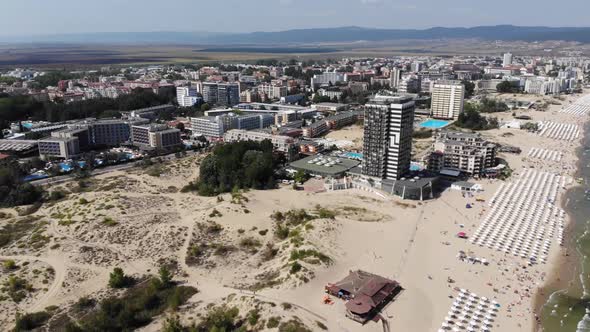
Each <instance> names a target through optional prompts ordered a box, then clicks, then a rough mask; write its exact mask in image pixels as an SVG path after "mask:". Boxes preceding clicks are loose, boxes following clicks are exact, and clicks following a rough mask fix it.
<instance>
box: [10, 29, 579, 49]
mask: <svg viewBox="0 0 590 332" xmlns="http://www.w3.org/2000/svg"><path fill="white" fill-rule="evenodd" d="M472 38H475V39H481V40H487V41H489V40H504V41H526V42H532V41H540V42H542V41H548V40H561V41H573V42H581V43H590V28H576V27H569V28H568V27H564V28H554V27H519V26H513V25H498V26H481V27H472V28H441V27H435V28H430V29H424V30H417V29H372V28H361V27H340V28H321V29H297V30H287V31H279V32H252V33H211V32H130V33H127V32H109V33H87V34H66V35H46V36H33V37H5V38H3V40H0V43H2V42H4V43H31V42H32V43H76V44H87V43H110V44H113V43H117V44H154V43H155V44H208V45H238V44H258V45H264V44H274V45H276V44H292V43H297V44H302V43H325V42H355V41H389V40H392V41H393V40H402V39H411V40H429V39H472Z"/></svg>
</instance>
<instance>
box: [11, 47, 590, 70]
mask: <svg viewBox="0 0 590 332" xmlns="http://www.w3.org/2000/svg"><path fill="white" fill-rule="evenodd" d="M574 47H575V50H581V51H584V52H588V51H589V48H588V46H585V45H580V44H578V43H571V42H544V43H535V44H533V43H525V42H497V43H492V42H482V41H477V40H452V41H451V40H432V41H424V40H419V41H414V40H399V41H383V42H356V43H322V44H310V45H289V44H285V45H276V46H264V47H261V46H257V45H244V46H233V47H229V48H228V47H225V46H216V45H120V44H119V45H100V44H88V45H68V44H55V45H50V44H27V45H24V44H19V45H7V44H0V68H2V67H14V66H27V65H29V66H35V67H39V68H49V69H51V68H63V67H66V68H71V69H72V70H73V69H80V67H81V66H82V67H88V68H94V66H100V65H131V64H135V65H137V64H174V63H207V62H224V61H225V62H228V61H232V62H256V60H260V59H284V60H287V59H291V58H297V59H301V60H304V59H325V58H342V57H369V56H370V57H389V56H394V55H408V56H409V55H429V56H436V55H442V56H453V55H486V54H501V53H503V52H506V51H512V52H513V53H514V54H517V55H558V54H559V52H560V51H567V50H569V49H573V48H574ZM547 49H551V50H552V51H549V52H548V51H547Z"/></svg>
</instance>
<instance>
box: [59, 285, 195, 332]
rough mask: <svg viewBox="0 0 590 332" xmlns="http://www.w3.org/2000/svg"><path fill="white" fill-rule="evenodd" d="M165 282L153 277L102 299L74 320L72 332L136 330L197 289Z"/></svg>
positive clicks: (186, 298)
mask: <svg viewBox="0 0 590 332" xmlns="http://www.w3.org/2000/svg"><path fill="white" fill-rule="evenodd" d="M158 285H161V280H160V278H156V277H151V278H150V279H146V280H145V281H144V282H141V283H138V284H136V285H135V286H133V287H131V288H129V289H128V290H127V291H125V293H124V294H123V295H122V296H120V297H109V298H106V299H104V300H102V301H101V302H100V303H99V305H98V306H97V308H96V309H94V310H92V311H90V312H89V313H87V314H86V315H85V316H84V319H83V320H80V321H70V323H69V324H68V325H67V328H66V330H68V331H82V332H86V331H88V332H90V331H132V330H136V329H138V328H140V327H143V326H146V325H148V324H149V323H151V322H152V320H153V319H154V318H155V317H157V316H159V315H161V314H162V313H164V312H165V311H166V310H167V309H171V308H172V307H173V306H179V305H182V304H184V303H186V301H187V300H188V299H190V298H191V297H192V296H193V295H194V294H196V293H197V290H196V289H195V288H193V287H188V286H178V285H176V284H174V283H171V284H170V285H169V287H158Z"/></svg>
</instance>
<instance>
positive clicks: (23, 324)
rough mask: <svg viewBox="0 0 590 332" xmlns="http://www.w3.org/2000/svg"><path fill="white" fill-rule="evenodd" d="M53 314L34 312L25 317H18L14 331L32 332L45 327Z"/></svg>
mask: <svg viewBox="0 0 590 332" xmlns="http://www.w3.org/2000/svg"><path fill="white" fill-rule="evenodd" d="M50 318H51V314H50V313H48V312H47V311H40V312H33V313H29V314H24V315H17V317H16V324H15V327H14V331H17V332H19V331H32V330H35V329H37V328H40V327H42V326H44V325H45V324H46V323H47V322H48V321H49V319H50Z"/></svg>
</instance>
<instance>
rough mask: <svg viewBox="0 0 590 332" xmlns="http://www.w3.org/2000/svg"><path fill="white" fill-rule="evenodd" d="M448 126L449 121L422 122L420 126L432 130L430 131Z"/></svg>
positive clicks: (431, 120) (432, 120)
mask: <svg viewBox="0 0 590 332" xmlns="http://www.w3.org/2000/svg"><path fill="white" fill-rule="evenodd" d="M448 124H449V121H444V120H434V119H430V120H426V121H424V122H422V123H421V124H420V127H422V128H430V129H439V128H442V127H446V126H447V125H448Z"/></svg>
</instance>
